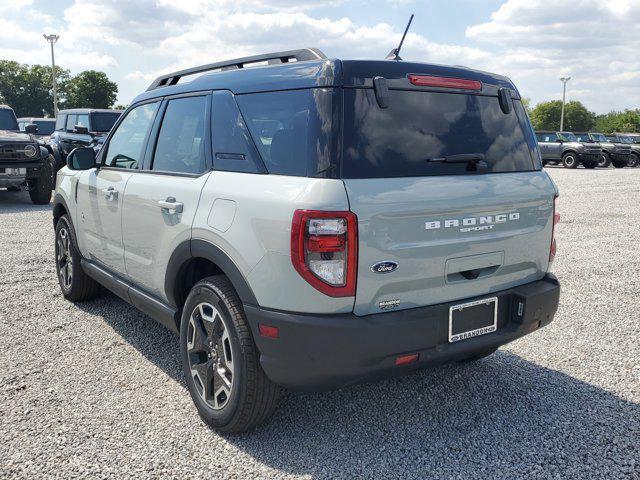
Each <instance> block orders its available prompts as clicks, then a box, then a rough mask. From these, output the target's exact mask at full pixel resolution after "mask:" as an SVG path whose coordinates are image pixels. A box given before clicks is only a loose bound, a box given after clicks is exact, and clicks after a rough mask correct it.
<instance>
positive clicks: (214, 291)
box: [180, 275, 280, 433]
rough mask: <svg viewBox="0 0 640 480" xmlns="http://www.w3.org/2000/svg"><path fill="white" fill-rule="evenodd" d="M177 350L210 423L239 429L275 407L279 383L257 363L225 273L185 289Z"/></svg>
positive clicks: (190, 386)
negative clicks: (185, 296) (185, 295)
mask: <svg viewBox="0 0 640 480" xmlns="http://www.w3.org/2000/svg"><path fill="white" fill-rule="evenodd" d="M180 353H181V357H182V366H183V370H184V374H185V377H186V383H187V387H188V389H189V393H190V394H191V398H192V399H193V402H194V403H195V405H196V408H197V409H198V413H199V415H200V417H201V418H202V419H203V420H204V421H205V423H207V424H208V425H209V426H211V427H212V428H214V429H216V430H219V431H222V432H227V433H241V432H245V431H247V430H251V429H252V428H254V427H256V426H257V425H259V424H261V423H262V422H264V421H265V420H266V419H267V418H268V417H270V416H271V414H272V413H273V411H274V410H275V408H276V406H277V401H278V397H279V396H280V387H278V386H277V385H276V384H274V383H273V382H271V381H270V380H269V379H268V378H267V376H266V374H265V373H264V371H263V370H262V367H261V366H260V362H259V358H260V354H259V352H258V349H257V348H256V345H255V343H254V341H253V337H252V335H251V330H250V329H249V325H248V322H247V319H246V316H245V314H244V310H243V308H242V303H241V301H240V299H239V298H238V295H237V294H236V292H235V290H234V289H233V286H232V285H231V283H230V282H229V280H228V279H227V277H225V276H223V275H216V276H212V277H207V278H205V279H204V280H201V281H200V282H198V283H197V284H196V285H195V286H194V287H193V288H192V289H191V292H190V293H189V296H188V297H187V301H186V302H185V305H184V308H183V311H182V319H181V324H180Z"/></svg>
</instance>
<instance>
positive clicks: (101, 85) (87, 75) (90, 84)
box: [64, 70, 118, 108]
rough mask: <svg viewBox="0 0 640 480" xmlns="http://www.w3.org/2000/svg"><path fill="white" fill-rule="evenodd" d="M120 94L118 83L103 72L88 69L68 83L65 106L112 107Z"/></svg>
mask: <svg viewBox="0 0 640 480" xmlns="http://www.w3.org/2000/svg"><path fill="white" fill-rule="evenodd" d="M117 96H118V85H117V84H116V83H115V82H112V81H111V80H109V77H107V75H106V74H105V73H103V72H97V71H95V70H87V71H84V72H81V73H79V74H78V75H76V76H75V77H73V78H72V79H71V80H69V82H68V83H67V85H66V101H65V103H64V108H81V107H88V108H111V106H112V105H113V104H114V103H115V101H116V98H117Z"/></svg>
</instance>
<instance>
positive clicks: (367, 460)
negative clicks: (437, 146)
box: [0, 168, 640, 479]
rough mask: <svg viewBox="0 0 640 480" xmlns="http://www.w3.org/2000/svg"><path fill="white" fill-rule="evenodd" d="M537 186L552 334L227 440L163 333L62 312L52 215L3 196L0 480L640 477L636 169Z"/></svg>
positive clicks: (104, 311) (107, 309) (285, 407)
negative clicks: (549, 211) (547, 195)
mask: <svg viewBox="0 0 640 480" xmlns="http://www.w3.org/2000/svg"><path fill="white" fill-rule="evenodd" d="M549 171H550V172H551V175H552V176H553V178H554V179H555V180H556V182H557V183H558V185H559V187H560V189H561V192H562V196H561V200H560V202H559V207H560V212H561V215H562V221H561V224H560V227H559V229H558V240H559V251H558V258H557V260H556V264H555V267H554V270H555V272H556V274H557V275H558V276H559V277H560V279H561V282H562V283H563V294H562V300H561V305H560V309H559V312H558V315H557V316H556V320H555V322H553V323H552V324H551V325H550V326H548V327H546V328H544V329H542V330H540V331H538V332H536V333H534V334H532V335H529V336H528V337H526V338H524V339H521V340H518V341H516V342H514V343H512V344H510V345H508V346H506V347H503V348H502V349H501V350H500V351H499V352H498V353H497V354H495V355H493V356H491V357H489V358H486V359H484V360H481V361H479V362H477V363H475V364H470V365H449V366H444V367H439V368H435V369H430V370H426V371H422V372H418V373H415V374H412V375H409V376H407V377H404V378H400V379H395V380H389V381H384V382H380V383H375V384H367V385H363V386H359V387H354V388H348V389H344V390H340V391H336V392H330V393H322V394H303V393H288V394H287V395H286V396H285V398H284V400H283V402H282V405H281V407H280V409H279V410H278V412H277V413H276V415H275V417H274V418H273V420H272V421H271V422H270V423H269V424H268V425H266V426H264V427H262V428H260V429H259V430H257V431H255V432H253V433H251V434H245V435H242V436H231V437H225V436H221V435H218V434H216V433H214V432H212V431H211V430H209V429H208V428H206V427H205V426H204V425H203V424H202V423H201V422H200V421H199V419H198V417H197V413H196V410H195V408H194V407H193V405H192V403H191V400H190V398H189V395H188V393H187V391H186V389H185V386H184V381H183V376H182V372H181V369H180V364H179V357H178V344H177V340H176V338H174V337H173V336H172V334H170V333H169V332H168V331H167V330H164V329H163V327H161V326H160V325H158V324H156V323H155V322H153V321H152V320H151V319H149V318H148V317H145V316H144V315H142V314H141V313H139V312H138V311H137V310H135V309H134V308H133V307H130V306H128V305H126V304H125V303H124V302H122V301H120V300H119V299H117V298H116V297H114V296H112V295H108V296H105V297H103V298H101V299H98V300H95V301H92V302H88V303H85V304H79V305H72V304H71V303H69V302H66V301H64V300H63V298H62V296H61V295H60V293H59V288H58V285H57V282H56V278H55V273H54V263H53V230H52V227H51V212H50V208H49V207H36V206H33V205H31V204H30V203H29V199H28V196H27V195H26V194H24V193H9V192H5V191H0V226H1V227H2V228H0V245H2V253H3V256H2V260H3V261H2V263H0V351H2V355H1V356H0V476H2V477H5V478H47V477H60V478H76V477H89V476H90V477H92V478H107V477H134V476H135V477H136V478H157V477H170V478H190V477H201V478H204V477H208V478H361V477H366V478H371V477H378V478H381V477H382V478H525V477H526V478H533V477H539V478H608V479H613V478H636V479H638V478H640V322H639V318H638V306H639V304H640V302H639V300H638V298H639V295H640V281H639V280H638V271H640V238H639V235H638V232H639V228H638V225H639V224H640V208H638V207H639V206H640V189H639V188H638V186H639V185H640V169H635V170H629V169H624V170H614V169H609V170H606V171H605V170H596V171H586V170H583V169H578V170H575V171H568V170H563V169H561V168H551V169H549Z"/></svg>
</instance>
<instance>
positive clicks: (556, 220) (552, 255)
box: [549, 197, 560, 263]
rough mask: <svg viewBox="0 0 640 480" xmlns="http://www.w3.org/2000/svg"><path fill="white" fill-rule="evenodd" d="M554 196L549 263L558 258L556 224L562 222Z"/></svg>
mask: <svg viewBox="0 0 640 480" xmlns="http://www.w3.org/2000/svg"><path fill="white" fill-rule="evenodd" d="M557 198H558V197H554V198H553V226H552V227H551V248H550V249H549V263H551V262H553V260H554V259H555V258H556V225H557V224H558V223H560V214H559V213H557V212H556V199H557Z"/></svg>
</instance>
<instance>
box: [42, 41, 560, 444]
mask: <svg viewBox="0 0 640 480" xmlns="http://www.w3.org/2000/svg"><path fill="white" fill-rule="evenodd" d="M256 63H258V65H255V66H253V67H252V66H251V64H256ZM203 72H208V73H206V74H204V75H201V76H199V77H197V78H195V79H193V80H192V81H190V82H180V83H179V80H180V79H182V78H184V77H188V76H189V75H192V74H200V73H203ZM557 195H558V191H557V189H556V187H555V185H554V183H553V182H552V181H551V179H550V178H549V176H548V175H547V173H546V172H544V171H543V170H542V164H541V159H540V153H539V151H538V147H537V145H536V140H535V137H534V134H533V130H532V128H531V125H530V123H529V120H528V117H527V114H526V113H525V110H524V108H523V106H522V102H521V98H520V95H519V93H518V91H517V89H516V88H515V86H514V85H513V84H512V83H511V81H509V80H508V79H507V78H505V77H501V76H498V75H493V74H490V73H485V72H478V71H473V70H470V69H466V68H452V67H445V66H439V65H429V64H422V63H409V62H403V61H361V60H358V61H354V60H336V59H327V58H326V57H325V56H324V55H323V54H322V53H321V52H319V51H318V50H315V49H304V50H296V51H289V52H279V53H274V54H269V55H260V56H255V57H248V58H243V59H237V60H232V61H229V62H221V63H216V64H211V65H206V66H202V67H196V68H192V69H189V70H185V71H181V72H176V73H172V74H169V75H165V76H162V77H160V78H158V79H157V80H156V81H154V82H153V84H152V85H151V86H150V87H149V89H148V90H147V91H146V92H144V93H142V94H141V95H139V96H138V97H137V98H136V99H135V100H134V101H133V103H132V105H131V106H130V107H129V108H128V109H127V110H126V111H125V113H124V114H123V115H122V117H121V118H120V119H119V120H118V122H117V123H116V125H115V126H114V128H113V129H112V130H111V132H110V133H109V136H108V138H107V140H106V142H105V143H104V146H103V147H102V148H101V149H100V151H99V152H98V154H97V155H96V154H95V151H94V149H92V148H78V149H76V150H74V151H73V152H72V153H71V154H70V155H69V156H68V158H67V166H66V167H64V168H63V169H62V170H61V171H60V174H59V176H58V181H57V188H56V193H55V197H54V202H55V205H54V209H53V216H54V226H55V238H56V242H55V254H56V265H57V272H58V278H59V282H60V287H61V289H62V293H63V295H64V296H65V297H66V298H68V299H69V300H71V301H82V300H87V299H90V298H92V297H94V296H95V295H97V294H98V293H99V292H100V288H99V286H100V285H103V286H105V287H107V288H108V289H110V290H111V291H113V292H115V293H116V294H117V295H119V296H120V297H122V298H123V299H124V300H125V301H127V302H129V303H131V304H132V305H134V306H136V307H137V308H139V309H140V310H141V311H143V312H145V313H147V314H148V315H150V316H151V317H153V318H154V319H156V320H158V321H159V322H161V323H162V324H164V325H166V326H167V327H168V328H170V329H171V330H173V331H175V332H177V333H179V335H180V349H181V360H182V364H183V367H184V373H185V377H186V384H187V386H188V389H189V391H190V393H191V396H192V398H193V401H194V403H195V405H196V407H197V410H198V412H199V414H200V415H201V417H202V418H203V419H204V421H205V422H207V423H208V424H209V425H211V426H212V427H214V428H216V429H219V430H221V431H227V432H241V431H245V430H247V429H250V428H252V427H254V426H255V425H257V424H259V423H260V422H262V421H263V420H264V419H266V418H267V417H268V416H269V415H270V414H271V412H272V411H273V410H274V408H275V406H276V402H277V398H278V395H279V392H280V389H281V387H288V388H298V389H308V390H319V389H329V388H337V387H341V386H344V385H349V384H353V383H356V382H361V381H364V380H367V381H368V380H371V379H375V378H381V377H386V376H393V375H401V374H405V373H407V372H409V371H411V370H414V369H419V368H423V367H426V366H429V365H435V364H438V363H442V362H450V361H463V360H472V359H476V358H480V357H483V356H486V355H489V354H491V353H493V352H494V351H495V350H496V349H497V348H498V347H500V346H501V345H504V344H505V343H507V342H510V341H512V340H515V339H517V338H519V337H522V336H523V335H526V334H528V333H531V332H533V331H535V330H537V329H539V328H541V327H543V326H545V325H547V324H548V323H549V322H551V321H552V319H553V317H554V314H555V312H556V309H557V307H558V300H559V295H560V287H559V284H558V281H557V279H556V278H555V277H554V276H553V275H552V274H551V273H549V268H550V265H551V262H552V260H553V258H554V255H555V240H554V225H555V224H556V223H557V221H558V219H559V216H558V214H557V213H556V211H555V199H556V197H557Z"/></svg>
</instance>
